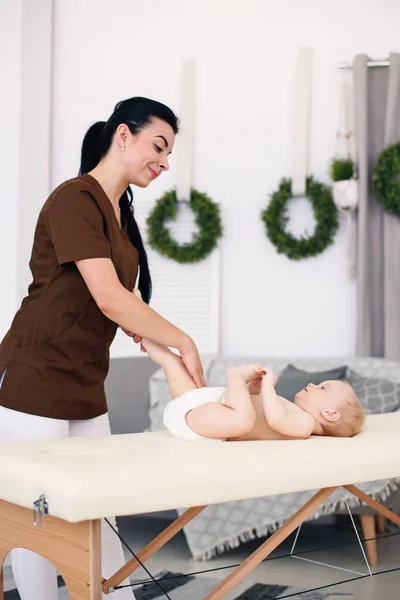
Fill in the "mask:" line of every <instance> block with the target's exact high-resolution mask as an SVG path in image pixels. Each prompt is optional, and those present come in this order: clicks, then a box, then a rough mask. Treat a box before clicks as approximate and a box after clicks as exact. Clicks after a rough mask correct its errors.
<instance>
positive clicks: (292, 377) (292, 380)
mask: <svg viewBox="0 0 400 600" xmlns="http://www.w3.org/2000/svg"><path fill="white" fill-rule="evenodd" d="M346 369H347V367H346V366H342V367H337V368H335V369H329V370H326V371H318V372H310V371H303V370H302V369H298V368H297V367H295V366H294V365H292V364H289V365H288V366H287V367H286V368H285V369H284V370H283V371H282V373H281V374H280V376H279V379H278V382H277V384H276V386H275V391H276V393H277V394H278V395H279V396H283V397H284V398H287V399H288V400H290V401H291V402H293V400H294V397H295V395H296V394H297V392H299V391H300V390H301V389H303V388H304V387H305V386H306V385H308V384H309V383H314V384H315V385H319V384H320V383H322V382H323V381H327V380H329V379H344V378H345V375H346Z"/></svg>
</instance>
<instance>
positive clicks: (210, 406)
mask: <svg viewBox="0 0 400 600" xmlns="http://www.w3.org/2000/svg"><path fill="white" fill-rule="evenodd" d="M255 420H256V411H255V408H254V406H253V403H252V401H251V397H250V394H249V391H248V388H247V384H246V381H245V380H244V379H243V377H242V376H241V375H240V374H238V373H237V372H236V371H235V369H230V370H229V371H228V385H227V388H226V391H225V405H224V404H218V403H216V402H208V403H207V404H203V405H201V406H197V407H196V408H194V409H193V410H191V411H190V412H189V413H188V414H187V415H186V422H187V424H188V425H189V427H190V428H191V429H193V431H194V432H195V433H197V434H198V435H201V436H203V437H208V438H213V439H227V438H233V437H238V436H240V435H244V434H245V433H248V432H249V431H250V430H251V429H252V428H253V427H254V424H255Z"/></svg>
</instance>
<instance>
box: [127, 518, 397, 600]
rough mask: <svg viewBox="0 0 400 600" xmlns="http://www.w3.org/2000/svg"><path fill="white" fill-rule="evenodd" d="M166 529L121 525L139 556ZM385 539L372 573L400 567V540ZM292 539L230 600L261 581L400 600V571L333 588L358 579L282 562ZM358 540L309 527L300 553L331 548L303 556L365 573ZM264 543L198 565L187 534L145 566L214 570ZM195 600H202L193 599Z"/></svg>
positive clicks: (363, 599) (153, 524)
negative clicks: (324, 588) (192, 556)
mask: <svg viewBox="0 0 400 600" xmlns="http://www.w3.org/2000/svg"><path fill="white" fill-rule="evenodd" d="M166 525H168V522H165V521H163V520H160V519H153V518H145V517H140V518H138V517H136V518H134V517H125V518H123V519H120V520H119V527H120V533H121V535H122V537H123V538H124V539H125V540H126V541H127V543H128V544H129V545H130V546H131V548H132V550H134V551H137V550H140V548H142V547H143V546H145V545H146V544H147V543H148V542H149V541H150V540H151V539H152V538H153V537H154V536H155V535H157V533H159V532H160V531H161V530H162V529H163V528H164V527H165V526H166ZM399 533H400V532H399ZM384 535H386V536H387V537H382V539H380V540H379V541H378V557H379V564H378V566H377V567H375V568H374V569H372V571H373V572H376V573H377V572H379V571H386V570H390V569H395V568H397V567H400V535H392V536H388V534H384ZM293 539H294V538H293V536H291V537H290V538H289V540H287V541H286V542H285V543H284V544H283V545H282V546H281V547H280V548H279V549H277V550H276V551H275V553H274V554H273V555H272V557H271V558H270V559H269V560H267V561H266V562H264V563H262V564H261V565H259V566H258V567H257V569H256V570H255V571H254V572H253V573H252V574H251V575H249V577H247V578H246V580H245V582H244V584H242V585H240V587H238V588H237V589H236V590H235V593H233V594H230V595H228V596H227V600H229V599H232V598H234V597H236V596H237V595H238V593H240V591H242V590H244V589H246V588H248V587H250V585H251V584H253V583H256V582H268V583H275V584H286V585H292V586H295V587H297V588H302V589H304V588H306V589H310V588H315V587H319V586H329V587H328V589H329V591H330V592H331V593H332V594H335V595H332V596H330V600H335V599H336V598H340V599H341V600H343V598H344V597H343V595H342V594H343V593H344V592H352V593H353V594H354V595H355V598H356V599H357V600H358V599H360V600H399V599H400V570H399V571H397V572H393V573H386V574H381V575H375V576H373V577H368V578H365V579H360V580H358V581H352V582H348V583H343V584H340V585H333V584H335V583H337V582H340V581H343V580H345V579H351V578H354V577H357V575H355V574H353V573H348V572H344V571H340V570H337V569H333V568H329V567H324V566H320V565H316V564H313V563H309V562H305V561H303V560H299V559H295V558H293V557H286V558H285V557H283V556H284V555H287V554H288V553H289V552H290V549H291V546H292V542H293ZM355 541H356V537H355V533H354V531H352V530H347V529H340V528H337V527H335V526H333V525H332V524H321V523H319V524H309V525H304V526H303V528H302V530H301V533H300V536H299V539H298V544H297V547H296V552H303V551H306V550H311V549H317V548H325V547H327V546H331V548H330V549H326V550H319V551H314V552H311V553H307V554H302V556H303V557H307V558H309V559H312V560H314V561H319V562H325V563H329V564H333V565H336V566H338V567H343V568H345V569H350V570H354V571H358V572H361V573H365V574H366V573H367V566H366V564H365V562H364V560H363V556H362V553H361V550H360V547H359V545H358V543H349V542H355ZM259 544H260V541H254V542H249V543H247V544H243V545H241V546H240V547H239V548H237V549H235V550H233V551H230V552H227V553H225V554H224V555H222V556H219V557H217V558H215V559H213V560H211V561H207V562H199V561H194V560H192V559H191V556H190V553H189V549H188V547H187V544H186V541H185V537H184V534H183V533H181V534H179V535H177V536H176V537H175V538H174V539H173V540H171V542H169V543H168V544H167V545H166V546H165V547H164V548H163V549H161V550H160V551H159V552H158V553H157V554H156V555H155V556H154V557H153V558H151V559H150V560H149V561H148V562H147V563H146V566H147V568H148V569H149V570H150V572H152V573H155V572H157V571H159V570H160V569H162V568H167V569H168V570H170V571H175V572H176V571H179V572H184V573H192V572H195V571H202V570H207V569H215V568H219V567H225V566H228V565H234V564H237V563H239V562H241V561H242V560H244V558H246V557H247V556H248V555H249V554H250V553H251V552H252V551H253V550H255V549H256V548H257V546H258V545H259ZM129 556H130V555H129V553H127V558H128V557H129ZM230 572H231V569H224V570H221V571H215V572H213V573H209V574H208V576H213V577H216V578H219V579H221V578H223V577H225V576H226V575H228V574H229V573H230ZM137 578H140V579H141V580H143V579H147V575H146V574H145V573H144V572H143V571H142V570H141V571H137V572H136V573H135V579H137ZM338 594H341V595H340V596H339V595H338ZM191 600H201V599H200V598H199V599H196V598H193V599H191Z"/></svg>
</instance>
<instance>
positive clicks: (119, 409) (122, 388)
mask: <svg viewBox="0 0 400 600" xmlns="http://www.w3.org/2000/svg"><path fill="white" fill-rule="evenodd" d="M202 361H203V365H204V370H205V375H206V380H207V383H208V385H211V386H213V385H225V382H226V380H225V374H226V370H227V369H228V368H229V367H230V366H233V365H236V364H245V363H258V364H263V365H269V366H270V367H272V368H273V369H274V370H275V371H276V372H277V373H278V374H279V373H281V372H282V370H283V369H284V368H285V367H286V366H287V365H288V363H293V364H294V365H295V366H296V367H298V368H301V369H304V370H307V371H310V372H311V371H322V370H326V369H331V368H335V367H338V366H340V365H347V366H349V367H350V368H351V369H353V370H354V371H356V372H357V373H359V374H360V375H364V376H365V377H379V378H381V379H386V380H388V381H391V382H396V384H399V386H400V364H399V363H394V362H391V361H388V360H385V359H379V358H365V357H342V358H304V357H302V358H298V357H288V358H276V357H275V358H274V357H249V356H245V357H223V356H203V357H202ZM106 390H107V396H108V404H109V413H110V421H111V429H112V432H113V433H118V434H121V433H135V432H139V431H144V430H148V429H150V430H157V429H161V428H163V425H162V412H163V410H164V406H165V405H166V403H167V402H168V401H169V393H168V388H167V385H166V381H165V376H164V373H163V372H162V370H160V369H158V367H157V365H154V363H152V362H151V361H150V360H149V359H148V358H147V357H145V356H144V357H138V358H124V359H114V360H112V361H111V368H110V373H109V376H108V378H107V381H106ZM385 410H386V409H385V407H384V406H383V407H382V406H380V407H378V406H377V407H376V410H372V412H382V411H385ZM392 410H393V409H392ZM385 484H386V485H385V487H384V488H383V487H382V490H381V489H380V488H379V487H375V488H371V490H370V492H371V493H374V491H375V490H379V493H378V499H382V498H384V499H385V504H386V505H387V506H388V507H389V508H391V509H392V510H394V511H395V512H397V513H398V512H399V511H400V492H399V491H398V490H396V489H395V488H396V487H397V486H396V483H395V482H385ZM259 500H260V501H262V500H263V499H259ZM257 501H258V500H257V499H256V500H255V502H257ZM236 504H237V506H236V508H237V513H239V512H240V510H242V509H243V513H245V514H246V523H243V526H242V528H239V529H238V528H237V524H236V525H235V526H236V529H235V531H234V534H233V535H230V534H228V533H226V534H225V536H224V535H222V537H220V538H219V539H218V540H214V542H213V543H211V545H210V546H209V547H208V548H207V549H205V547H203V546H202V545H201V544H200V543H199V545H198V539H197V538H196V536H195V535H194V531H191V530H190V526H189V527H187V528H186V530H185V533H186V538H187V540H188V544H189V547H190V549H191V551H192V554H193V556H194V557H195V558H210V557H211V556H212V555H213V554H215V553H216V551H217V550H216V549H217V548H218V550H219V551H222V550H223V549H227V548H229V547H232V545H233V546H234V545H237V544H238V543H240V541H244V540H245V539H249V538H250V537H255V536H257V535H265V534H266V533H268V532H270V531H273V529H274V527H275V525H276V523H274V524H273V523H272V521H271V522H270V523H269V522H268V521H264V523H263V525H262V526H259V527H257V526H253V525H254V523H255V522H256V521H254V523H253V522H252V521H251V520H250V521H249V506H248V504H245V502H244V501H243V502H239V503H236ZM220 507H221V509H223V508H224V505H220ZM214 508H215V507H214ZM214 508H213V507H208V509H206V511H204V516H203V517H201V518H204V519H205V520H204V523H203V524H202V525H203V528H207V527H208V528H209V529H212V527H213V525H212V523H213V519H214V516H213V510H214ZM263 508H264V505H260V506H259V507H258V511H260V509H263ZM251 510H253V507H252V508H251ZM207 511H209V514H208V516H207ZM250 512H251V511H250ZM352 512H353V514H360V515H361V524H362V528H363V533H364V537H365V538H371V537H374V536H375V531H376V527H378V529H379V530H380V529H382V528H383V527H384V524H383V523H382V521H381V520H377V519H376V518H375V515H374V514H373V512H372V511H371V510H370V509H369V508H367V507H364V506H354V507H353V508H352ZM220 514H221V512H219V515H220ZM325 514H335V515H337V517H336V518H338V519H339V518H340V515H344V514H345V511H344V510H343V503H340V502H338V503H337V504H336V506H335V507H334V508H333V507H332V510H327V511H326V513H325ZM155 516H159V517H160V516H162V517H171V518H173V517H174V516H176V513H175V512H172V511H169V512H167V513H158V515H155ZM199 518H200V517H198V519H199ZM206 519H208V521H206ZM271 519H272V517H271ZM228 521H229V519H228ZM258 523H259V521H258ZM385 526H387V524H385ZM224 527H225V528H227V531H229V527H230V524H229V522H228V523H225V524H224ZM232 533H233V532H232ZM367 551H368V554H369V559H370V562H371V564H376V563H377V548H376V543H375V542H374V541H371V542H369V543H367Z"/></svg>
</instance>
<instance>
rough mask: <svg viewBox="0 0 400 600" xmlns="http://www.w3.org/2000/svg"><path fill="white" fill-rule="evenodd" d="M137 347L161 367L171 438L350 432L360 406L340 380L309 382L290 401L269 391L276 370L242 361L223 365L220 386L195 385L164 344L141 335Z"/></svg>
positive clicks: (359, 420)
mask: <svg viewBox="0 0 400 600" xmlns="http://www.w3.org/2000/svg"><path fill="white" fill-rule="evenodd" d="M142 350H143V351H145V352H147V354H148V355H149V357H150V358H151V359H152V360H153V361H154V362H156V363H157V364H159V365H160V367H162V368H163V370H164V372H165V374H166V377H167V383H168V387H169V391H170V394H171V398H172V401H171V402H169V404H168V405H167V406H166V408H165V410H164V415H163V421H164V425H165V427H166V428H167V429H168V431H169V432H170V433H171V434H172V435H173V436H174V437H176V438H181V439H186V440H203V441H217V440H219V441H243V440H288V439H304V438H308V437H310V435H328V436H336V437H352V436H353V435H356V434H357V433H358V432H359V431H360V430H361V428H362V426H363V424H364V420H365V413H364V409H363V407H362V405H361V403H360V401H359V400H358V398H357V396H356V395H355V393H354V391H353V389H352V387H351V386H350V385H349V384H348V383H346V382H345V381H339V380H333V381H325V382H324V383H322V384H321V385H314V384H313V383H310V384H309V385H308V386H307V387H305V388H303V389H302V390H300V391H299V392H298V393H297V394H296V396H295V399H294V403H293V402H289V400H287V399H286V398H282V396H278V395H277V394H276V392H275V387H274V386H275V384H276V382H277V379H278V378H277V376H276V374H275V373H274V372H273V371H272V370H270V369H268V368H267V367H261V366H259V365H245V366H240V367H233V368H231V369H229V370H228V371H227V378H228V384H227V387H226V388H222V387H215V388H208V387H205V388H197V387H196V385H195V383H194V382H193V379H192V377H191V376H190V374H189V373H188V371H187V370H186V367H185V365H184V364H183V361H182V360H181V358H180V357H179V356H177V355H176V354H174V353H173V352H172V351H171V350H170V349H169V348H167V347H164V346H160V345H159V344H156V343H154V342H151V341H150V340H147V339H143V340H142Z"/></svg>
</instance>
